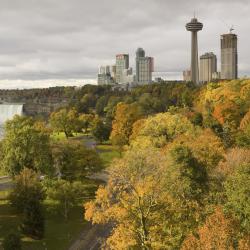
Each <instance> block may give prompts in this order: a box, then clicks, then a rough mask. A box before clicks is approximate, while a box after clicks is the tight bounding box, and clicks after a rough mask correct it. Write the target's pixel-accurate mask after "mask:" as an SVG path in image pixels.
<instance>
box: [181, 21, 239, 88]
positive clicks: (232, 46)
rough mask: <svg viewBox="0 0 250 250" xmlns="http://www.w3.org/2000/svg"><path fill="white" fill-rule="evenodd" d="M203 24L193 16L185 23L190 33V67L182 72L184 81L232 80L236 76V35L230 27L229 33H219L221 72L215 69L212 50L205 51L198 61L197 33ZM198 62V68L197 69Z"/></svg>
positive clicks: (215, 59)
mask: <svg viewBox="0 0 250 250" xmlns="http://www.w3.org/2000/svg"><path fill="white" fill-rule="evenodd" d="M202 28H203V24H202V23H200V22H198V20H197V19H196V18H193V19H192V20H191V22H189V23H187V24H186V29H187V30H188V31H190V32H191V34H192V41H191V69H190V70H185V71H184V72H183V79H184V81H192V82H193V83H195V84H200V83H206V82H211V81H213V80H218V79H221V80H232V79H237V78H238V52H237V35H235V34H233V33H232V31H233V29H230V33H229V34H223V35H221V72H219V71H218V69H217V57H216V55H215V54H214V53H213V52H207V53H205V54H203V55H202V56H201V57H200V62H198V39H197V33H198V31H200V30H202ZM199 64H200V69H199Z"/></svg>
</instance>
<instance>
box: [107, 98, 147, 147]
mask: <svg viewBox="0 0 250 250" xmlns="http://www.w3.org/2000/svg"><path fill="white" fill-rule="evenodd" d="M141 117H142V113H141V110H140V108H139V106H138V105H136V104H125V103H119V104H118V105H117V107H116V112H115V118H114V120H113V124H112V132H111V135H110V139H111V141H112V143H113V144H114V145H116V146H118V147H119V148H121V147H122V146H124V145H126V144H128V142H129V137H130V135H131V133H132V126H133V123H134V122H135V121H137V120H138V119H139V118H141Z"/></svg>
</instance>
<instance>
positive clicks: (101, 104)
mask: <svg viewBox="0 0 250 250" xmlns="http://www.w3.org/2000/svg"><path fill="white" fill-rule="evenodd" d="M108 99H109V97H108V96H102V97H100V98H99V99H98V101H97V102H96V106H95V109H96V113H97V114H98V115H100V116H103V115H104V113H105V107H106V106H107V104H108Z"/></svg>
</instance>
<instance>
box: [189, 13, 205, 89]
mask: <svg viewBox="0 0 250 250" xmlns="http://www.w3.org/2000/svg"><path fill="white" fill-rule="evenodd" d="M202 28H203V24H202V23H200V22H198V20H197V18H192V19H191V22H189V23H187V24H186V29H187V31H190V32H192V37H191V38H192V40H191V78H192V81H193V83H194V84H197V85H198V84H199V65H198V63H199V62H198V38H197V33H198V31H200V30H202Z"/></svg>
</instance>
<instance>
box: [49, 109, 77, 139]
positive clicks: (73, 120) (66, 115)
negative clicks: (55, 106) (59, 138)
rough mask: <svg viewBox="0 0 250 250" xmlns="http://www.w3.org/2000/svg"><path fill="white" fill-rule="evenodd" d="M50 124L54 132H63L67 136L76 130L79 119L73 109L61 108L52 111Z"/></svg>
mask: <svg viewBox="0 0 250 250" xmlns="http://www.w3.org/2000/svg"><path fill="white" fill-rule="evenodd" d="M49 122H50V125H51V127H52V129H53V130H54V131H55V132H63V133H64V134H65V136H66V137H67V138H68V137H70V136H72V135H73V133H74V132H78V129H79V119H78V113H77V111H76V110H75V109H70V110H67V109H65V108H64V109H61V110H59V111H56V112H53V113H52V114H51V115H50V119H49Z"/></svg>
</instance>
